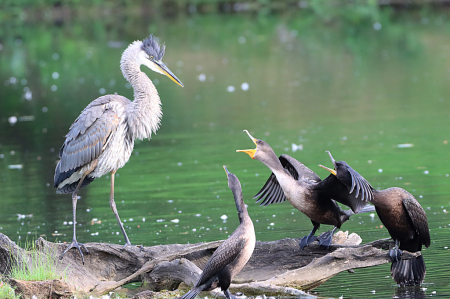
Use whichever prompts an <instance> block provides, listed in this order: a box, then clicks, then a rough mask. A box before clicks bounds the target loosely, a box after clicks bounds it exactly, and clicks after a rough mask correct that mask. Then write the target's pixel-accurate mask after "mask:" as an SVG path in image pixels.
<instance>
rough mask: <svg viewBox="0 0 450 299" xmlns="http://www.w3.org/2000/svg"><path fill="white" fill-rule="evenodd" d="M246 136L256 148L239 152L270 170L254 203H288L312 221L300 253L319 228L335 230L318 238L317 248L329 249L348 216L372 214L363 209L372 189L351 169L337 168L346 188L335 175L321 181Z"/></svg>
mask: <svg viewBox="0 0 450 299" xmlns="http://www.w3.org/2000/svg"><path fill="white" fill-rule="evenodd" d="M247 134H248V135H249V136H250V138H251V139H252V140H253V142H254V143H255V144H256V149H252V150H238V151H241V152H245V153H247V154H248V155H250V157H251V158H253V159H257V160H259V161H261V162H262V163H264V164H265V165H266V166H267V167H269V168H270V170H272V174H271V175H270V177H269V179H268V180H267V182H266V184H265V185H264V186H263V188H262V189H261V190H260V191H259V192H258V193H257V194H256V196H255V198H256V199H257V201H256V202H260V201H261V202H262V203H261V205H262V206H267V205H270V204H274V203H280V202H283V201H285V200H286V199H287V200H289V202H290V203H291V204H292V205H293V206H294V207H295V208H297V209H298V210H299V211H301V212H302V213H304V214H305V215H306V216H308V217H309V218H310V219H311V222H312V224H313V226H314V228H313V230H312V231H311V233H310V234H309V235H308V236H305V237H303V238H302V240H301V241H300V248H301V249H303V248H304V247H305V246H307V245H308V244H310V243H311V242H313V241H315V240H316V239H317V238H316V237H315V236H314V234H315V232H316V231H317V229H318V228H319V227H320V224H328V225H333V226H335V228H334V229H333V230H332V231H331V232H327V233H325V234H323V235H322V236H321V237H320V238H319V244H320V245H321V246H322V247H325V248H328V247H329V246H330V244H331V239H332V235H333V232H334V231H335V230H336V228H340V227H341V225H342V224H343V223H344V222H345V221H347V220H348V219H349V217H350V216H351V215H353V214H355V213H362V212H369V211H374V210H375V209H374V207H373V206H367V207H366V205H367V200H368V198H369V197H368V196H369V195H370V194H371V193H370V192H367V190H370V189H371V186H370V184H369V183H368V182H367V181H366V180H364V178H362V176H361V175H359V174H358V173H357V172H356V171H354V170H353V169H352V168H351V167H350V166H348V165H346V167H339V175H340V176H341V177H343V178H346V180H347V181H349V182H350V184H349V185H345V184H343V183H342V182H341V181H340V180H338V179H337V178H336V176H334V175H330V176H329V177H327V178H326V179H325V180H323V181H322V180H320V178H319V176H317V174H315V173H314V172H313V171H312V170H311V169H309V168H308V167H306V166H305V165H303V164H302V163H300V162H299V161H297V160H296V159H294V158H292V157H290V156H288V155H281V156H280V157H279V158H278V157H277V156H276V155H275V153H274V152H273V150H272V148H271V147H270V146H269V144H267V143H266V142H265V141H263V140H260V139H256V138H253V137H252V136H251V135H250V134H249V133H248V131H247ZM341 172H342V173H341ZM345 172H348V173H345ZM352 182H353V183H352ZM335 200H336V201H338V202H341V203H343V204H346V205H348V206H350V207H351V208H352V210H353V211H351V210H346V211H344V210H342V209H341V208H340V207H339V205H338V204H337V203H336V202H335Z"/></svg>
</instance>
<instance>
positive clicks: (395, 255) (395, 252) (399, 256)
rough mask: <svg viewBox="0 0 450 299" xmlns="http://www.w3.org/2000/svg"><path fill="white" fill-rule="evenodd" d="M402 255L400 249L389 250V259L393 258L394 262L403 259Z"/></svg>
mask: <svg viewBox="0 0 450 299" xmlns="http://www.w3.org/2000/svg"><path fill="white" fill-rule="evenodd" d="M402 253H403V251H402V250H400V249H398V248H392V249H391V250H389V257H390V258H391V260H392V262H393V263H395V262H398V261H399V260H401V259H402Z"/></svg>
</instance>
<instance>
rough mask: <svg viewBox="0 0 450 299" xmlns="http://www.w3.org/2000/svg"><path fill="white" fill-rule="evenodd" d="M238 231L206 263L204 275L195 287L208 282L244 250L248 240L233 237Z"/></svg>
mask: <svg viewBox="0 0 450 299" xmlns="http://www.w3.org/2000/svg"><path fill="white" fill-rule="evenodd" d="M236 231H237V230H236ZM236 231H235V232H234V233H233V234H232V235H231V236H230V237H229V238H228V239H227V240H225V242H223V243H222V244H221V245H220V246H219V248H217V249H216V251H214V253H213V255H212V256H211V258H210V259H209V261H208V263H206V266H205V269H203V272H202V275H201V276H200V279H199V280H198V281H197V283H196V284H195V287H198V286H201V285H202V284H204V283H205V282H207V281H208V280H209V279H210V278H211V277H213V276H214V275H216V274H217V273H218V272H219V271H220V270H222V269H223V268H224V267H226V266H227V265H229V264H230V263H232V262H233V261H234V260H235V259H236V258H237V257H238V255H239V254H240V253H241V252H242V250H243V248H244V246H245V243H246V241H245V239H244V238H238V239H235V238H233V235H236V234H237V233H236Z"/></svg>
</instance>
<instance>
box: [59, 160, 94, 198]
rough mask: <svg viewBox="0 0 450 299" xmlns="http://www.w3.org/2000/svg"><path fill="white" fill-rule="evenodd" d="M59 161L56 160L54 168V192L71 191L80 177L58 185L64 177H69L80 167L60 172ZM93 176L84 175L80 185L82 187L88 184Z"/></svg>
mask: <svg viewBox="0 0 450 299" xmlns="http://www.w3.org/2000/svg"><path fill="white" fill-rule="evenodd" d="M60 163H61V162H58V165H56V169H55V178H54V184H53V187H54V188H56V193H60V194H61V193H72V192H73V191H75V189H76V188H77V185H78V183H79V182H80V179H76V178H75V180H76V181H74V182H71V183H67V184H65V185H63V186H60V184H61V183H62V182H64V181H65V180H66V179H68V178H70V177H71V176H72V175H74V173H75V172H76V171H78V170H79V169H80V168H76V169H71V170H68V171H65V172H61V164H60ZM94 179H95V178H92V177H89V176H86V177H85V178H84V180H83V183H81V187H80V188H83V187H84V186H86V185H89V184H90V183H91V182H92V181H93V180H94Z"/></svg>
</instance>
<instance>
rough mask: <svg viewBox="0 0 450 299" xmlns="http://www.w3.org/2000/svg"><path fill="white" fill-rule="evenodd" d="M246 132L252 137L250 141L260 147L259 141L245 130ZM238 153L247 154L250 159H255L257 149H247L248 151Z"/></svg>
mask: <svg viewBox="0 0 450 299" xmlns="http://www.w3.org/2000/svg"><path fill="white" fill-rule="evenodd" d="M244 132H246V133H247V135H248V136H249V137H250V139H251V140H252V141H253V143H254V144H255V145H256V147H258V144H257V143H256V142H257V141H258V139H256V138H254V137H253V136H252V135H250V133H249V132H248V131H247V130H244ZM236 152H241V153H246V154H248V155H249V156H250V158H252V159H255V153H256V148H255V149H246V150H236Z"/></svg>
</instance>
